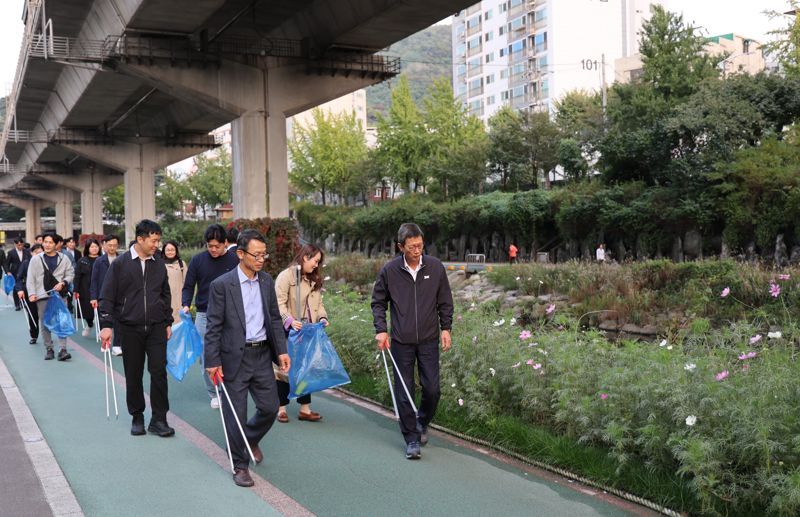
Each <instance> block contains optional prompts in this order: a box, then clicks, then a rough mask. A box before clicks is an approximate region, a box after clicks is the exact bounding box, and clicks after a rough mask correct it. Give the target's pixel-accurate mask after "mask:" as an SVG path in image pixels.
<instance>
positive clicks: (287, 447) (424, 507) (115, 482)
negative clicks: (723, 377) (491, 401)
mask: <svg viewBox="0 0 800 517" xmlns="http://www.w3.org/2000/svg"><path fill="white" fill-rule="evenodd" d="M20 314H21V313H18V312H17V313H15V312H14V311H13V310H11V311H8V310H0V328H3V329H4V332H3V334H2V336H0V358H2V360H3V361H4V363H5V365H6V366H7V367H8V370H9V371H10V373H11V375H12V376H13V378H14V381H15V383H16V385H17V386H18V388H19V390H20V393H21V394H22V397H23V398H24V399H25V401H26V402H27V404H28V407H29V408H30V411H31V412H32V413H33V415H34V417H35V419H36V422H37V423H38V425H39V428H40V429H41V432H42V434H43V435H44V437H45V439H46V441H47V443H48V444H49V446H50V448H51V449H52V451H53V454H54V455H55V457H56V459H57V460H58V464H59V465H60V467H61V469H62V470H63V472H64V476H65V477H66V480H67V481H68V483H69V487H71V489H72V492H73V493H74V495H75V497H76V498H77V501H78V503H79V504H80V506H81V508H82V510H83V512H84V514H85V515H88V516H95V515H97V516H105V515H109V516H110V515H113V516H126V515H141V514H148V515H170V516H181V515H199V514H212V515H213V514H222V513H225V514H228V515H280V514H288V515H310V514H316V515H320V516H327V515H354V516H358V515H369V516H381V515H394V516H396V515H464V516H470V515H526V516H536V515H547V516H553V515H569V516H616V515H633V514H638V515H646V514H648V512H646V511H644V510H642V509H641V508H638V507H633V506H630V505H621V504H619V503H617V504H611V502H609V501H608V500H606V499H603V498H601V497H598V496H600V495H601V494H596V495H592V494H591V493H587V492H589V491H581V490H576V489H575V487H574V486H571V485H569V484H568V483H566V482H560V483H559V482H554V480H552V479H543V478H540V477H538V476H536V475H535V473H534V472H533V471H526V470H525V469H522V468H519V467H517V466H514V465H513V464H507V463H503V462H501V461H498V460H496V459H493V458H491V457H489V456H487V455H484V454H481V453H479V452H477V451H474V450H472V449H470V448H468V447H464V446H462V445H460V444H459V443H457V442H455V441H452V440H450V439H446V438H444V437H442V436H439V435H434V434H432V436H431V440H430V444H429V445H428V446H427V447H425V448H424V449H423V457H422V459H421V460H420V461H414V462H412V461H407V460H406V459H405V458H404V454H403V445H404V444H403V440H402V437H401V435H400V433H399V431H398V428H397V423H396V422H395V421H394V420H393V419H391V418H387V417H386V416H384V415H383V414H379V413H376V412H375V411H372V410H370V409H367V408H364V407H360V406H359V405H355V404H350V403H348V402H347V401H344V400H341V399H340V398H338V397H334V396H329V395H320V396H317V397H315V400H314V409H315V410H317V411H319V412H320V413H322V414H323V415H324V420H323V421H322V422H318V423H310V422H300V421H298V420H297V419H296V412H297V406H296V405H295V404H292V405H291V406H290V408H289V409H290V411H289V415H290V418H291V422H290V423H288V424H279V423H276V424H275V426H274V427H273V429H272V431H271V432H270V433H269V434H268V435H267V437H266V439H265V440H264V441H263V442H262V447H261V448H262V450H263V452H264V457H265V459H264V462H263V463H262V464H261V465H258V466H256V467H254V468H253V469H252V473H253V474H255V475H256V477H257V479H256V482H257V483H256V487H255V488H254V489H243V488H239V487H237V486H235V485H234V484H233V482H232V480H231V475H230V472H229V471H228V470H227V461H228V460H227V456H226V455H225V452H224V447H225V440H224V436H223V434H222V427H221V424H220V419H219V413H218V412H217V411H215V410H212V409H211V408H210V407H209V404H208V399H207V396H206V394H205V390H204V387H203V381H202V379H201V377H200V371H199V367H198V366H193V367H192V370H190V372H189V373H188V374H187V377H186V378H185V379H184V381H183V382H182V383H177V382H175V381H174V379H172V378H171V377H170V406H171V410H172V413H174V414H170V416H169V420H170V424H171V425H173V426H174V427H176V429H177V435H176V436H175V437H174V438H169V439H164V438H159V437H156V436H152V435H148V436H143V437H134V436H131V435H130V434H129V429H130V417H129V416H128V414H127V411H126V409H125V396H124V393H125V392H124V388H123V387H122V386H121V385H118V389H117V392H118V397H119V405H120V417H119V420H115V419H114V417H113V406H112V416H111V419H110V420H106V416H105V398H104V384H103V362H102V356H101V354H100V352H99V346H98V345H97V344H96V343H95V342H94V341H93V340H91V339H89V338H83V337H80V335H79V334H76V335H75V337H74V341H72V342H71V344H70V349H71V350H70V351H71V353H72V357H73V359H72V360H71V361H69V362H67V363H60V362H57V361H44V360H43V357H44V348H43V346H42V345H41V343H40V344H38V345H36V346H31V345H28V344H27V337H26V335H27V332H26V330H27V329H26V328H25V321H24V319H23V317H22V316H21V315H20ZM114 366H115V369H116V371H117V372H118V373H117V375H118V380H119V382H121V383H124V379H123V378H122V376H121V370H122V361H121V359H120V358H114ZM147 386H148V382H147V381H145V387H147ZM252 409H253V408H252V403H251V407H250V410H251V411H252ZM0 418H7V417H4V413H3V410H2V404H0ZM146 418H147V419H148V420H149V414H148V415H146ZM8 427H10V426H8V425H6V426H4V428H6V431H8ZM12 438H13V437H12ZM17 439H19V436H17ZM5 441H6V440H3V442H5ZM10 441H12V442H13V440H10ZM18 445H19V442H17V446H16V447H11V449H13V450H12V451H11V452H10V453H9V452H8V451H7V450H6V449H0V461H3V462H4V464H5V462H6V456H7V455H9V454H10V456H8V457H13V458H14V461H16V462H17V463H15V465H22V466H21V467H20V469H21V470H22V471H24V476H26V477H20V479H19V480H18V481H19V482H20V483H25V484H26V486H29V485H31V484H32V481H31V478H30V476H29V475H28V474H30V467H29V466H25V464H24V462H23V460H24V458H22V457H20V455H19V452H20V447H19V446H18ZM20 462H22V463H20ZM3 470H4V477H6V476H7V474H6V473H7V472H8V470H7V469H6V468H5V467H4V469H3ZM30 493H31V495H32V496H36V495H37V491H36V490H31V491H30ZM3 495H4V493H3V492H2V491H0V496H3ZM37 497H38V499H39V501H40V502H41V494H39V495H38V496H37ZM34 499H36V497H32V498H31V501H32V502H31V504H34V503H33V500H34ZM2 501H3V503H5V501H6V499H5V498H3V499H2ZM0 513H3V512H0ZM3 514H5V513H3ZM45 514H46V513H45ZM12 515H16V514H12ZM20 515H39V514H37V513H33V512H24V513H22V514H20Z"/></svg>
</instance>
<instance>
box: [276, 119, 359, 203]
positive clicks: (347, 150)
mask: <svg viewBox="0 0 800 517" xmlns="http://www.w3.org/2000/svg"><path fill="white" fill-rule="evenodd" d="M311 116H312V121H311V122H310V123H309V124H308V126H305V127H304V126H302V125H301V124H297V125H296V126H295V127H294V135H293V138H292V141H291V142H289V154H290V156H291V158H292V170H291V171H290V173H289V179H290V180H291V181H292V184H293V185H294V186H295V187H297V188H298V189H300V190H301V191H302V192H320V193H321V194H322V204H326V203H327V198H328V194H329V193H335V194H337V195H338V196H339V197H341V198H342V199H345V200H346V199H347V198H348V197H349V196H351V195H354V194H359V193H362V194H363V190H364V186H365V184H366V180H365V175H364V174H362V171H361V169H360V168H359V167H358V164H361V163H362V162H364V161H365V160H366V158H367V143H366V139H365V137H364V130H363V128H362V127H361V123H360V122H359V121H358V120H357V119H356V116H355V114H354V113H350V114H341V115H335V114H329V115H326V114H325V113H324V112H323V111H322V110H321V109H319V108H316V109H314V110H313V111H312V113H311Z"/></svg>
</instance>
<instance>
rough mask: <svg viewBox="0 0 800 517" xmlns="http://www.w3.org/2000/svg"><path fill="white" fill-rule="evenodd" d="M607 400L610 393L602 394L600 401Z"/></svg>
mask: <svg viewBox="0 0 800 517" xmlns="http://www.w3.org/2000/svg"><path fill="white" fill-rule="evenodd" d="M607 398H608V393H601V394H600V400H605V399H607Z"/></svg>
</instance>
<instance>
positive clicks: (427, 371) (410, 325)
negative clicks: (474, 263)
mask: <svg viewBox="0 0 800 517" xmlns="http://www.w3.org/2000/svg"><path fill="white" fill-rule="evenodd" d="M423 237H424V236H423V233H422V230H420V228H419V226H417V225H416V224H414V223H405V224H402V225H400V230H399V231H398V232H397V247H398V249H399V250H400V252H401V254H400V255H398V256H397V257H395V258H394V259H392V260H390V261H389V262H387V263H386V264H385V265H384V266H383V268H382V269H381V271H380V273H378V279H377V280H376V282H375V287H374V289H373V291H372V318H373V323H374V325H375V340H376V341H377V342H378V349H380V350H385V349H389V352H390V353H391V354H392V357H394V359H395V361H396V362H397V367H398V369H399V371H397V370H395V372H394V386H395V388H394V393H395V396H396V397H397V406H398V408H397V409H398V412H399V413H400V431H402V433H403V438H405V441H406V458H408V459H419V457H420V454H421V453H420V446H421V445H425V444H426V443H428V424H429V423H430V422H431V420H433V415H434V413H435V412H436V406H437V404H438V403H439V396H440V388H439V341H440V339H441V344H442V351H443V352H447V351H448V350H450V345H451V341H450V328H451V327H452V324H453V295H452V293H451V292H450V283H449V281H448V280H447V272H446V271H445V269H444V266H443V265H442V263H441V262H440V261H439V260H438V259H436V258H433V257H431V256H428V255H426V256H425V258H424V260H423V257H422V250H423V246H424V244H423ZM387 306H391V315H392V334H391V344H390V341H389V334H388V333H387V324H386V308H387ZM415 364H416V365H417V367H418V368H419V380H420V384H421V386H422V401H421V404H420V406H419V415H417V417H416V418H415V415H414V409H413V408H412V407H411V403H410V401H409V400H408V397H407V396H406V392H405V390H404V389H403V387H402V384H401V381H400V379H401V377H400V376H401V375H402V379H403V380H404V381H405V385H406V387H407V388H408V391H409V392H410V394H411V397H412V398H413V397H414V365H415Z"/></svg>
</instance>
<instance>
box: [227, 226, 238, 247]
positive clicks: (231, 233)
mask: <svg viewBox="0 0 800 517" xmlns="http://www.w3.org/2000/svg"><path fill="white" fill-rule="evenodd" d="M238 239H239V230H238V229H237V228H236V227H235V226H231V227H230V228H229V229H228V233H227V234H226V235H225V240H226V241H228V244H236V241H237V240H238Z"/></svg>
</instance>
